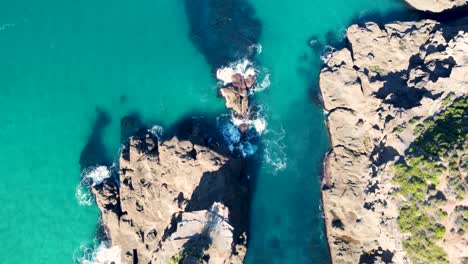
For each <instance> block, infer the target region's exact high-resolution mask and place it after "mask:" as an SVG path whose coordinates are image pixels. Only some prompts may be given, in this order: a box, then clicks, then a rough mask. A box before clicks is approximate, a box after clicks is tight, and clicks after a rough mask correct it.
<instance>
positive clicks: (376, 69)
mask: <svg viewBox="0 0 468 264" xmlns="http://www.w3.org/2000/svg"><path fill="white" fill-rule="evenodd" d="M369 70H371V71H373V72H375V73H378V74H384V73H385V70H384V69H382V68H380V66H378V65H372V66H370V67H369Z"/></svg>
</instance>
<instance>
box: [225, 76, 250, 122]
mask: <svg viewBox="0 0 468 264" xmlns="http://www.w3.org/2000/svg"><path fill="white" fill-rule="evenodd" d="M255 82H256V80H255V76H252V75H248V76H247V77H246V78H244V76H242V75H241V74H239V73H235V74H233V75H232V76H231V82H230V83H229V84H228V85H226V86H224V87H223V88H221V89H220V93H221V95H222V96H223V97H224V99H225V100H226V107H227V108H230V109H232V110H233V111H234V112H235V113H236V114H237V115H239V116H241V117H244V116H246V115H247V113H248V110H249V97H248V89H250V88H252V86H253V85H254V84H255Z"/></svg>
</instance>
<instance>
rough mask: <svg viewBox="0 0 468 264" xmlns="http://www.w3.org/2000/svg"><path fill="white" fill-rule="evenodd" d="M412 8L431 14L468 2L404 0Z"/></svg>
mask: <svg viewBox="0 0 468 264" xmlns="http://www.w3.org/2000/svg"><path fill="white" fill-rule="evenodd" d="M405 1H406V2H407V3H408V4H409V5H411V6H412V7H414V8H416V9H418V10H421V11H429V12H432V13H440V12H443V11H447V10H451V9H454V8H459V7H463V6H466V5H468V0H405Z"/></svg>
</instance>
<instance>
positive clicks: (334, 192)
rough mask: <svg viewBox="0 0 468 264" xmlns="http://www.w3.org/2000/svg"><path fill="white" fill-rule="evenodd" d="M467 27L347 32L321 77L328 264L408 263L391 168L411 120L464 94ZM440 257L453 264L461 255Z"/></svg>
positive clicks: (405, 25) (423, 24)
mask: <svg viewBox="0 0 468 264" xmlns="http://www.w3.org/2000/svg"><path fill="white" fill-rule="evenodd" d="M467 28H468V27H467V24H466V23H465V24H464V25H458V26H453V27H452V26H447V25H442V24H439V23H437V22H435V21H431V20H424V21H419V22H396V23H391V24H386V25H384V26H381V27H379V26H378V25H377V24H375V23H371V22H369V23H366V24H365V25H364V26H363V27H360V26H357V25H353V26H351V27H349V29H348V31H347V38H348V40H349V43H350V44H349V47H348V48H345V49H342V50H339V51H336V52H335V53H334V54H333V55H332V57H331V59H330V60H329V61H328V62H327V63H326V65H325V67H324V69H323V70H322V72H321V75H320V89H321V93H322V97H323V103H324V108H325V110H326V111H327V112H328V120H327V124H328V130H329V134H330V139H331V145H332V150H331V151H330V153H329V154H328V155H327V157H326V160H325V168H324V185H323V191H322V199H323V209H324V214H325V221H326V229H327V236H328V242H329V246H330V250H331V256H332V260H333V262H334V263H360V261H363V262H362V263H369V261H370V260H371V259H373V260H375V261H376V262H375V263H384V262H386V261H387V262H388V261H391V262H393V263H409V262H410V261H409V259H408V258H407V255H406V253H405V251H404V249H403V246H402V234H400V231H399V227H398V223H397V221H396V220H397V217H398V204H397V202H398V201H396V200H395V198H394V196H393V195H392V190H393V186H392V182H391V179H392V177H393V172H392V170H391V169H390V165H391V164H393V162H394V159H395V158H396V157H398V156H399V155H404V151H405V150H406V149H407V148H408V146H409V144H410V143H411V142H412V141H413V140H414V133H413V129H414V126H410V125H408V124H409V121H410V120H412V119H413V118H414V117H421V118H425V117H429V116H432V115H434V114H435V113H437V111H438V110H439V109H440V108H441V104H442V101H443V99H444V98H445V97H447V95H448V94H449V93H450V92H452V93H453V94H455V95H456V96H463V95H466V94H467V93H468V57H467V56H466V54H467V51H468V30H467ZM399 130H402V131H399ZM453 241H454V243H458V242H457V240H453ZM447 243H449V242H447ZM458 246H460V245H457V246H454V248H458ZM461 246H463V245H461ZM447 253H448V254H449V258H450V260H452V261H454V262H453V263H458V262H457V261H459V260H460V259H461V258H462V257H463V255H464V254H465V253H463V252H460V251H458V252H457V251H455V250H453V251H451V252H447ZM366 261H367V262H366Z"/></svg>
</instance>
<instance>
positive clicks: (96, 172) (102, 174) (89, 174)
mask: <svg viewBox="0 0 468 264" xmlns="http://www.w3.org/2000/svg"><path fill="white" fill-rule="evenodd" d="M84 173H85V174H84V175H83V177H85V178H88V179H91V180H92V185H91V186H94V185H98V184H100V183H102V182H103V181H104V180H105V179H107V178H109V177H110V176H111V171H110V169H109V168H108V167H106V166H97V167H94V168H90V169H89V170H86V171H85V172H84Z"/></svg>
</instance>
